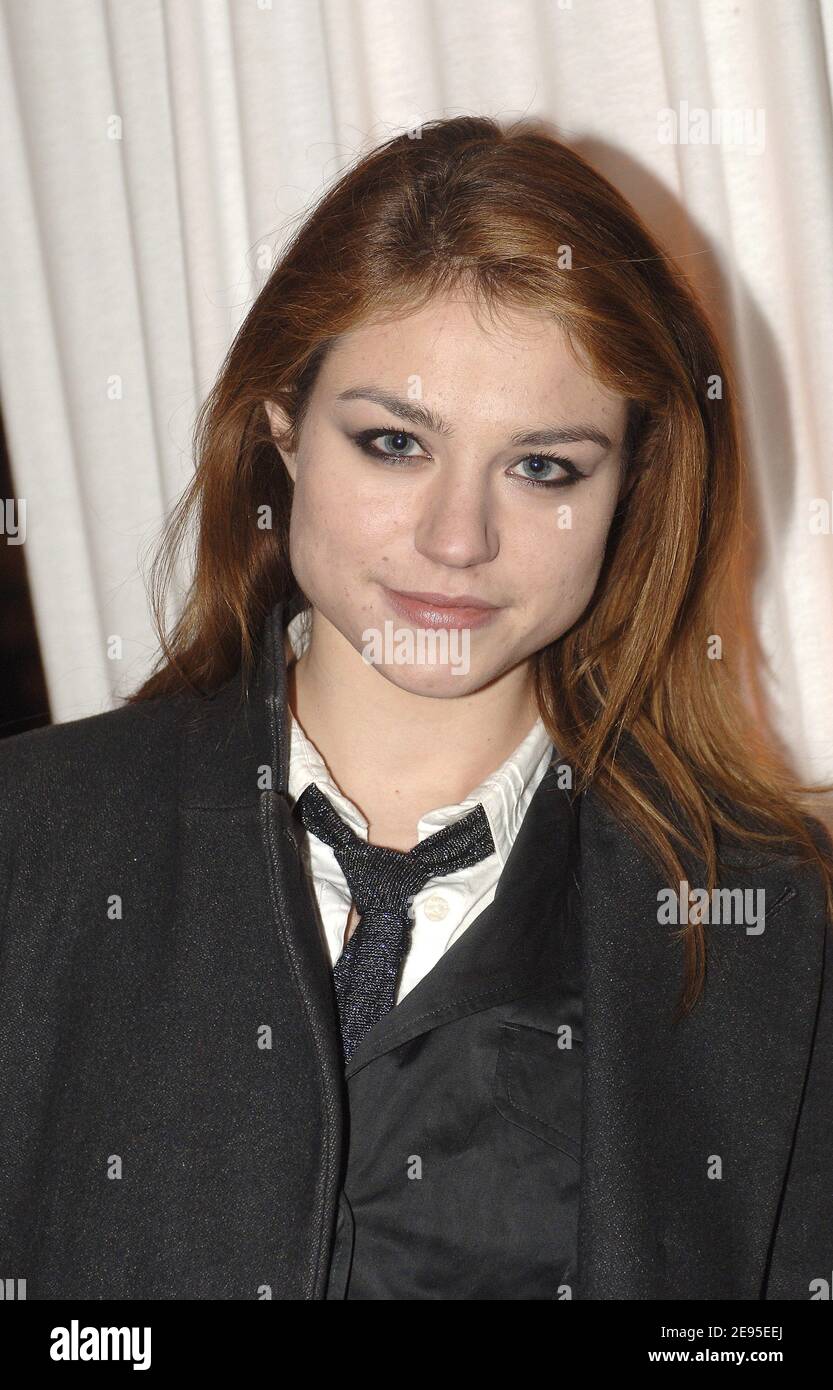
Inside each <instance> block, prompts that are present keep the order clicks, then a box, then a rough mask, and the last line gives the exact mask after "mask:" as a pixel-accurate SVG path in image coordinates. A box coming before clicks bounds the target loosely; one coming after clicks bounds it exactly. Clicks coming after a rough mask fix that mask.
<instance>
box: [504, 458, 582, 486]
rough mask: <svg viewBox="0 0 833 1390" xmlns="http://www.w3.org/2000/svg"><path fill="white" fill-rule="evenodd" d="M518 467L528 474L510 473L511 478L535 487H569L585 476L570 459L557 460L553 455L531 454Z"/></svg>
mask: <svg viewBox="0 0 833 1390" xmlns="http://www.w3.org/2000/svg"><path fill="white" fill-rule="evenodd" d="M516 467H517V468H522V469H527V470H528V472H526V473H510V475H509V476H510V477H513V478H518V479H519V480H520V481H521V482H522V483H531V484H532V486H533V487H534V486H536V485H538V486H540V487H568V486H569V485H570V484H571V483H575V482H578V480H579V478H583V477H584V476H585V475H584V474H583V473H582V472H581V471H580V470H579V469H578V468H576V466H575V464H574V463H572V462H571V461H570V459H564V458H555V457H554V456H553V455H552V454H531V455H530V456H529V458H525V459H521V460H520V462H519V463H518V464H516Z"/></svg>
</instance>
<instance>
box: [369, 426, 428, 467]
mask: <svg viewBox="0 0 833 1390" xmlns="http://www.w3.org/2000/svg"><path fill="white" fill-rule="evenodd" d="M377 439H378V440H380V441H381V444H382V448H381V449H377V448H375V447H374V441H375V440H377ZM353 440H354V442H355V443H356V444H357V445H358V446H359V448H360V449H362V450H363V451H364V452H365V453H366V454H369V455H370V457H371V458H377V459H384V460H387V459H393V460H399V459H402V460H405V461H409V460H411V459H413V458H415V457H416V455H414V454H408V453H406V452H405V450H406V449H407V448H408V446H409V445H410V444H415V445H416V446H417V448H419V447H420V444H419V440H418V439H416V438H415V437H414V435H412V434H409V433H408V432H407V430H400V429H396V428H392V429H382V430H360V431H359V433H358V434H354V435H353ZM423 452H424V451H423Z"/></svg>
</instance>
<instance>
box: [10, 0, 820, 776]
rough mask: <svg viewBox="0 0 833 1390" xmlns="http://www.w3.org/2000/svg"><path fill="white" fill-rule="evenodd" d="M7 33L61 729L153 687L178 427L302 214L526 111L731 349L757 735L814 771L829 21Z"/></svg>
mask: <svg viewBox="0 0 833 1390" xmlns="http://www.w3.org/2000/svg"><path fill="white" fill-rule="evenodd" d="M0 15H2V45H0V49H1V52H0V62H1V63H2V73H0V103H2V113H3V122H2V136H0V139H1V140H2V192H3V204H4V207H3V214H2V221H0V281H1V282H2V300H3V312H2V316H1V317H0V391H2V405H3V413H4V418H5V427H6V432H7V439H8V444H9V450H10V455H11V462H12V469H13V475H14V491H15V496H16V497H21V498H24V499H25V501H26V516H27V536H26V541H25V556H26V560H27V564H28V572H29V578H30V583H31V587H32V592H33V601H34V607H35V613H36V618H37V625H38V631H39V635H40V641H41V646H42V652H43V658H44V662H45V667H46V676H47V682H48V687H49V693H50V699H51V703H52V710H53V717H54V719H55V720H56V721H63V720H67V719H73V718H78V717H81V716H83V715H86V714H91V713H97V712H99V711H100V710H104V709H107V708H110V707H112V706H114V705H115V704H117V703H118V698H119V696H120V695H121V694H124V693H126V692H127V691H128V690H130V689H132V688H134V687H135V686H136V685H137V684H138V683H139V681H140V679H141V678H142V677H143V675H144V674H145V673H146V672H147V670H148V669H149V667H150V662H151V658H152V655H153V651H154V640H153V634H152V629H151V625H150V619H149V615H148V604H147V595H146V588H145V579H146V577H147V571H148V566H149V563H150V558H151V556H152V553H153V546H154V543H155V541H156V539H157V537H158V534H159V530H160V527H161V524H162V521H163V518H164V516H165V514H166V513H167V511H168V510H169V508H170V507H171V505H172V504H173V502H174V500H175V498H176V497H177V496H178V495H179V493H180V492H181V491H182V489H183V487H184V486H185V484H186V482H187V480H188V478H189V476H190V474H191V470H192V460H191V456H190V431H191V426H192V424H193V419H194V414H195V411H196V408H197V405H198V404H199V402H200V401H201V400H202V399H203V397H204V395H205V393H206V391H207V390H208V388H209V386H210V384H211V382H212V380H213V379H214V376H215V374H216V371H217V368H218V366H219V364H220V362H221V360H222V357H223V355H224V353H225V351H226V349H227V347H228V344H229V342H230V340H231V338H232V336H233V334H234V332H235V330H236V328H237V327H238V325H239V323H240V322H241V320H242V318H243V316H244V314H245V312H246V310H247V308H248V306H249V305H250V303H251V301H252V299H253V297H254V296H255V294H256V293H257V291H258V289H259V288H260V287H261V286H262V284H263V283H264V281H265V279H266V276H267V274H268V270H269V265H270V260H271V255H272V253H273V250H275V249H276V248H279V247H280V245H281V244H282V241H283V239H284V238H285V237H286V236H287V235H288V234H289V233H290V232H291V230H292V229H293V228H294V226H295V225H296V222H297V219H298V218H299V217H301V216H302V215H303V213H304V210H305V209H307V208H308V207H310V206H311V204H312V203H313V202H314V200H315V199H316V198H317V197H318V196H319V195H320V193H321V192H322V190H323V189H324V188H325V187H326V186H327V185H328V184H329V183H330V181H331V180H332V179H333V178H334V177H335V176H336V175H338V174H339V173H340V172H342V170H343V169H344V168H345V167H346V166H347V165H348V164H349V163H350V162H352V160H353V158H355V156H357V155H358V154H360V153H362V152H364V151H365V150H366V149H368V148H370V147H371V146H372V145H374V144H376V143H378V142H379V141H380V140H382V139H385V138H387V137H388V136H389V135H390V134H392V133H394V132H395V131H398V130H401V129H403V128H406V127H410V126H412V125H414V124H416V123H418V122H419V121H421V120H426V119H430V118H432V117H435V116H448V115H457V114H461V113H464V112H466V113H468V112H471V113H478V114H486V115H491V116H494V117H497V118H498V119H501V120H510V119H513V118H515V117H518V116H522V115H528V116H537V117H542V118H544V119H545V120H546V121H548V122H549V123H551V125H552V126H553V128H554V129H555V130H556V131H557V132H558V133H559V134H560V135H561V137H562V138H563V139H566V140H567V141H569V142H570V143H571V144H573V145H574V147H575V148H576V149H577V150H579V151H580V152H581V153H583V154H584V155H585V156H586V157H588V158H589V159H590V160H591V162H593V163H595V164H596V165H597V167H599V168H600V169H601V170H602V172H604V173H605V174H607V176H608V177H609V178H611V179H612V181H613V182H614V183H615V184H617V185H618V186H619V187H620V188H621V189H622V191H623V192H624V193H625V194H626V196H628V197H629V198H631V200H632V201H633V202H634V203H635V204H636V206H637V207H638V208H639V210H640V211H641V213H642V214H643V216H644V217H645V219H646V220H647V222H648V223H649V225H650V226H651V227H652V228H653V229H654V231H655V232H657V233H658V234H659V236H660V237H661V238H662V239H663V241H664V243H665V245H666V246H667V247H668V249H669V251H670V252H671V253H672V254H673V255H674V256H676V257H678V258H679V259H680V260H681V261H682V263H683V264H684V265H685V266H686V267H687V269H688V271H689V272H690V274H691V275H692V277H693V278H694V280H695V282H696V284H697V285H698V287H699V288H700V290H701V291H702V293H703V295H704V297H705V298H706V300H707V301H708V303H709V305H710V306H711V307H712V311H713V313H714V316H715V318H716V320H717V323H718V326H719V327H720V329H721V331H722V333H723V335H724V338H725V339H726V340H727V341H728V343H729V346H730V348H732V349H733V350H734V352H735V357H736V365H737V368H738V371H739V375H740V382H741V386H742V390H743V399H744V405H745V411H746V425H747V431H748V440H749V444H750V446H751V457H752V463H753V469H754V492H755V511H754V515H752V516H751V517H750V563H751V564H752V567H753V571H754V579H755V587H754V597H755V609H754V617H755V620H756V623H757V626H758V631H759V633H760V642H761V649H762V654H763V674H764V683H765V684H764V689H765V697H766V702H767V706H768V709H769V717H770V719H771V721H772V722H773V723H774V725H775V726H776V728H777V730H778V732H779V734H780V737H781V738H782V740H783V742H784V744H785V745H786V746H787V748H788V749H789V750H790V752H791V754H792V756H793V761H794V764H795V766H796V769H797V771H798V772H799V773H800V774H801V775H802V776H805V777H833V698H832V697H831V688H833V536H831V534H830V526H829V525H828V526H827V529H826V530H825V528H824V525H823V521H824V515H825V514H824V512H823V510H822V508H821V507H820V506H819V504H818V502H815V503H814V499H821V500H822V501H826V504H827V508H828V515H829V509H830V507H831V504H833V459H832V458H831V449H830V440H831V436H832V435H833V390H831V350H832V347H833V345H832V344H831V331H832V330H833V275H831V249H832V248H833V125H832V124H831V42H832V41H833V4H831V3H830V0H821V2H820V3H819V2H818V0H526V3H524V2H523V0H456V2H455V3H444V2H443V0H435V2H434V3H432V0H271V3H270V0H4V3H3V5H2V10H0ZM663 111H665V112H668V111H673V112H674V113H675V117H676V120H677V122H678V131H677V137H678V138H677V139H676V141H668V140H666V139H663V138H662V130H663V126H662V118H661V117H660V114H659V113H661V112H663ZM704 111H705V112H707V113H709V121H710V122H711V123H712V124H710V133H711V138H710V140H709V142H708V143H702V125H698V122H702V119H703V117H702V112H704ZM714 113H716V115H715V114H714ZM720 120H722V121H723V122H724V124H723V127H722V130H723V133H722V135H721V133H720V129H719V127H718V126H717V125H716V124H714V122H715V121H720ZM733 120H736V121H737V120H740V122H741V128H742V130H743V132H744V133H743V134H742V135H741V137H740V138H741V142H740V143H738V142H737V139H738V137H737V132H736V134H735V136H734V138H733V137H732V135H731V133H730V132H731V130H732V128H733V127H732V121H733ZM744 123H745V124H744ZM686 132H687V134H688V140H687V142H686V140H685V139H684V138H683V137H684V135H685V133H686ZM813 517H817V518H818V517H821V519H822V525H821V526H819V525H818V524H816V525H815V527H814V526H813V522H812V518H813ZM182 582H184V576H182ZM113 637H117V638H120V639H121V644H122V646H121V654H120V655H119V647H118V645H117V644H114V643H113V641H112V638H113Z"/></svg>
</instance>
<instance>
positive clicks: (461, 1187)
mask: <svg viewBox="0 0 833 1390" xmlns="http://www.w3.org/2000/svg"><path fill="white" fill-rule="evenodd" d="M577 846H578V835H577V824H576V822H575V819H574V813H573V810H572V808H571V805H570V801H569V799H568V795H567V792H566V791H564V790H562V789H560V788H559V786H558V784H557V770H556V764H555V763H554V762H553V763H552V764H551V765H550V768H549V770H548V772H547V774H546V776H545V777H544V778H543V780H542V781H541V784H540V786H539V787H538V789H537V791H536V793H535V795H534V797H533V799H532V802H531V804H530V806H529V808H528V810H527V813H526V815H525V817H524V820H523V823H522V825H521V828H520V831H519V833H518V836H517V838H516V840H515V843H514V845H513V847H512V850H511V852H510V855H509V858H508V860H507V862H506V864H505V866H504V869H503V873H502V874H501V877H500V881H499V883H498V887H497V892H496V895H495V899H494V901H493V902H492V903H491V905H490V906H489V907H487V908H486V909H485V910H484V911H483V912H482V913H481V914H480V915H479V917H478V918H477V919H476V920H475V921H474V922H473V923H472V924H471V925H470V926H469V927H468V928H467V929H466V931H465V932H464V933H463V935H462V936H461V937H459V938H458V940H457V941H456V942H454V944H453V945H452V946H451V947H450V948H449V949H448V951H447V952H446V953H445V954H444V955H443V956H442V957H441V959H440V960H439V961H438V963H437V964H436V965H435V966H434V968H433V969H432V970H430V971H429V972H428V974H427V975H426V976H425V977H424V978H423V979H422V980H421V981H420V982H419V984H418V985H416V986H415V987H414V989H413V990H411V991H410V993H409V994H407V995H406V996H405V998H404V999H403V1000H402V1002H401V1003H400V1004H398V1005H397V1006H396V1007H395V1008H394V1009H392V1010H391V1012H390V1013H389V1014H387V1015H386V1017H385V1018H383V1019H382V1020H381V1021H380V1022H379V1023H378V1024H377V1025H376V1027H375V1028H373V1029H372V1030H371V1031H370V1033H368V1035H367V1036H366V1038H365V1039H364V1040H363V1042H362V1043H361V1044H360V1046H359V1048H358V1049H357V1050H356V1052H355V1053H354V1054H353V1057H352V1059H351V1061H350V1064H349V1066H348V1067H347V1070H346V1073H345V1075H346V1080H347V1089H348V1106H347V1111H348V1115H349V1119H348V1126H349V1135H348V1136H346V1138H347V1143H346V1145H345V1148H346V1151H347V1162H346V1172H345V1175H344V1184H343V1190H342V1193H341V1197H340V1205H339V1215H338V1222H337V1229H336V1238H335V1245H334V1250H333V1257H332V1261H331V1266H330V1279H329V1287H328V1294H327V1297H328V1298H330V1299H342V1298H347V1299H403V1300H404V1299H430V1298H436V1299H561V1298H572V1297H575V1296H576V1295H577V1289H576V1280H577V1260H576V1235H577V1221H578V1193H579V1176H580V1168H579V1163H580V1142H581V1069H582V1016H581V1015H582V1009H581V980H580V970H581V963H580V962H581V952H580V941H579V920H580V916H579V913H578V912H577V911H576V910H575V902H574V898H575V892H576V887H575V878H574V866H575V855H576V853H577Z"/></svg>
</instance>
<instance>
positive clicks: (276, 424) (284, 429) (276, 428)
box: [263, 401, 297, 483]
mask: <svg viewBox="0 0 833 1390" xmlns="http://www.w3.org/2000/svg"><path fill="white" fill-rule="evenodd" d="M263 408H264V410H265V411H266V415H267V417H268V420H269V429H270V430H271V432H272V438H273V439H274V441H275V444H276V445H277V447H278V449H279V450H280V455H281V458H282V459H283V461H284V463H285V465H286V471H287V473H288V474H289V476H290V478H291V479H292V481H293V483H294V482H295V472H296V468H297V454H292V453H290V452H289V450H288V449H286V448H284V447H283V445H282V444H281V440H282V439H285V438H286V436H287V434H288V432H289V424H290V421H289V416H288V415H287V413H286V411H285V410H284V409H283V407H282V406H279V405H277V404H276V403H275V402H274V401H264V402H263Z"/></svg>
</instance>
